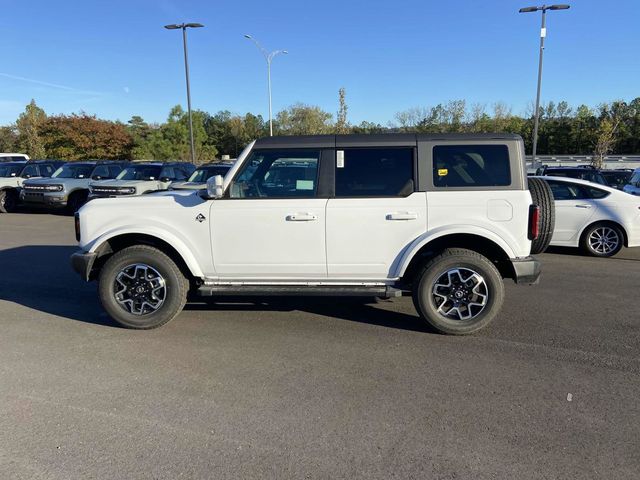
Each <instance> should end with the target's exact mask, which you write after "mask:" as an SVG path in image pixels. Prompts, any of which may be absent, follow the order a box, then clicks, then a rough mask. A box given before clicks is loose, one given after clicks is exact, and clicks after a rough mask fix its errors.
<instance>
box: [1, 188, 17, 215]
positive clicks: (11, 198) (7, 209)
mask: <svg viewBox="0 0 640 480" xmlns="http://www.w3.org/2000/svg"><path fill="white" fill-rule="evenodd" d="M18 198H19V197H18V193H17V192H16V191H15V190H13V189H7V190H2V191H0V212H1V213H12V212H15V211H16V208H17V207H18Z"/></svg>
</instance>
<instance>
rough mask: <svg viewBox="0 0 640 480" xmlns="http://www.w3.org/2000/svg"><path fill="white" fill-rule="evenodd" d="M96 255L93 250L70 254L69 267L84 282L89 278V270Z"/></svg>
mask: <svg viewBox="0 0 640 480" xmlns="http://www.w3.org/2000/svg"><path fill="white" fill-rule="evenodd" d="M96 258H98V255H97V254H96V253H93V252H84V251H82V250H81V251H79V252H76V253H74V254H73V255H71V267H72V268H73V270H74V271H75V272H76V273H77V274H78V275H80V277H82V279H83V280H84V281H85V282H88V281H89V280H91V270H92V269H93V264H94V262H95V261H96Z"/></svg>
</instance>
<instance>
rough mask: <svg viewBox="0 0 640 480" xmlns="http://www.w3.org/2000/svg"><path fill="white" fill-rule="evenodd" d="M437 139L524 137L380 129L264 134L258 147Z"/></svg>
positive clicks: (392, 143) (375, 144)
mask: <svg viewBox="0 0 640 480" xmlns="http://www.w3.org/2000/svg"><path fill="white" fill-rule="evenodd" d="M438 140H454V141H456V140H457V141H473V140H522V137H521V136H520V135H518V134H515V133H380V134H352V135H291V136H276V137H264V138H259V139H258V140H256V144H255V148H282V147H286V148H292V147H299V148H333V147H349V146H372V147H379V146H389V147H393V146H410V145H415V144H416V143H417V142H428V141H438Z"/></svg>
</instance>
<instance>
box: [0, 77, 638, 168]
mask: <svg viewBox="0 0 640 480" xmlns="http://www.w3.org/2000/svg"><path fill="white" fill-rule="evenodd" d="M347 111H348V108H347V104H346V100H345V91H344V89H340V92H339V98H338V109H337V112H336V114H335V115H334V114H332V113H329V112H326V111H324V110H322V109H321V108H319V107H317V106H310V105H304V104H300V103H298V104H295V105H292V106H290V107H288V108H286V109H284V110H282V111H280V112H279V113H278V114H277V115H276V116H275V118H274V134H276V135H303V134H325V133H365V134H368V133H386V132H425V133H442V132H510V133H517V134H520V135H521V136H522V137H523V138H524V141H525V146H526V150H527V153H530V152H531V136H532V131H533V113H532V112H529V113H527V114H525V115H515V114H513V113H512V111H511V109H510V108H509V107H508V106H507V105H505V104H503V103H496V104H493V105H491V106H490V107H489V108H487V106H485V105H478V104H474V105H468V104H467V103H466V102H465V101H464V100H454V101H450V102H448V103H446V104H439V105H436V106H431V107H415V108H410V109H408V110H405V111H402V112H398V113H397V114H396V115H395V118H394V120H393V121H392V122H389V123H388V124H387V125H381V124H378V123H372V122H367V121H364V122H362V123H360V124H358V125H353V124H350V123H349V121H348V118H347ZM540 118H541V120H540V129H539V130H540V131H539V141H538V153H539V154H541V155H545V154H549V155H561V154H575V155H593V154H595V155H596V156H603V155H606V154H609V153H611V154H631V153H640V98H636V99H634V100H632V101H631V102H629V103H626V102H624V101H614V102H611V103H605V104H601V105H599V106H597V107H595V108H592V107H588V106H586V105H580V106H579V107H577V108H573V107H571V106H570V105H569V104H568V103H567V102H559V103H557V104H556V103H554V102H549V103H547V104H545V105H543V106H542V107H541V109H540ZM193 128H194V137H195V145H196V155H197V158H198V161H199V162H204V161H208V160H212V159H215V158H219V157H220V155H223V154H228V155H231V156H232V157H235V156H237V155H238V153H239V152H240V151H241V150H242V148H243V147H244V146H245V145H246V144H247V143H249V142H250V141H251V140H253V139H255V138H258V137H263V136H267V135H268V134H269V125H268V121H265V119H264V118H263V117H262V116H261V115H254V114H252V113H246V114H244V115H237V114H233V113H231V112H229V111H220V112H218V113H215V114H213V115H212V114H210V113H207V112H204V111H200V110H196V111H194V112H193ZM0 151H3V152H11V151H17V152H24V153H27V154H29V156H31V157H32V158H56V159H62V160H85V159H156V160H174V159H184V160H186V159H189V158H190V156H189V131H188V118H187V115H186V113H185V111H184V110H183V109H182V107H180V106H175V107H173V108H172V109H171V111H170V113H169V116H168V118H167V121H166V122H164V123H160V124H158V123H147V122H145V121H144V119H143V118H142V117H140V116H133V117H132V118H131V119H130V120H129V121H128V122H127V123H122V122H113V121H109V120H101V119H99V118H96V117H95V116H92V115H88V114H86V113H84V112H81V113H78V114H72V115H51V116H48V115H47V114H46V113H45V112H44V110H42V109H41V108H40V107H38V106H37V105H36V102H35V101H33V100H32V101H31V103H30V104H29V105H27V107H26V109H25V111H24V113H22V114H20V116H19V117H18V119H17V120H16V122H15V123H14V124H12V125H8V126H5V127H0Z"/></svg>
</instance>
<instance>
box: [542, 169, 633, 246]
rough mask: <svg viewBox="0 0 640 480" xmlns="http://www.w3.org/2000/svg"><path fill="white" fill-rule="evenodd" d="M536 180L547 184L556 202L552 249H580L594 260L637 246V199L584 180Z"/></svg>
mask: <svg viewBox="0 0 640 480" xmlns="http://www.w3.org/2000/svg"><path fill="white" fill-rule="evenodd" d="M538 178H542V179H544V180H545V181H546V182H547V183H549V186H550V187H551V191H552V192H553V197H554V199H555V212H556V225H555V229H554V231H553V237H552V238H551V245H558V246H564V247H580V248H582V250H583V251H584V252H585V253H587V254H589V255H593V256H595V257H611V256H613V255H615V254H616V253H618V252H619V251H620V250H621V249H622V247H623V246H626V247H638V246H640V198H638V197H636V196H633V195H629V194H628V193H625V192H621V191H619V190H616V189H614V188H610V187H605V186H603V185H600V184H596V183H591V182H587V181H585V180H577V179H574V178H566V177H538Z"/></svg>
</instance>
